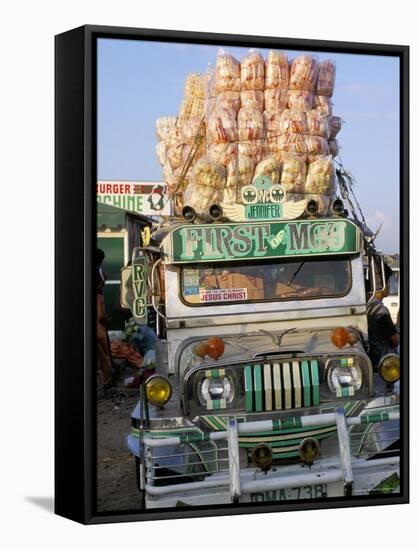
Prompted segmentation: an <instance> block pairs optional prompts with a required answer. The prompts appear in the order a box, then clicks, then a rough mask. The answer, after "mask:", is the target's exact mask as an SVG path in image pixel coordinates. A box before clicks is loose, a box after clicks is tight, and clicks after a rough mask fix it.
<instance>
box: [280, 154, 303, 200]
mask: <svg viewBox="0 0 419 550" xmlns="http://www.w3.org/2000/svg"><path fill="white" fill-rule="evenodd" d="M306 173H307V165H306V162H305V160H304V158H302V157H300V156H298V155H293V154H289V153H283V155H282V157H281V178H280V183H281V184H282V185H283V186H284V189H285V191H286V192H287V193H302V192H303V191H304V184H305V181H306Z"/></svg>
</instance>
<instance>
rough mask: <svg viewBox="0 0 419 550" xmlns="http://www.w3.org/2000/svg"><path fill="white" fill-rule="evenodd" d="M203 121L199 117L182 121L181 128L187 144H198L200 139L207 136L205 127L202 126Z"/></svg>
mask: <svg viewBox="0 0 419 550" xmlns="http://www.w3.org/2000/svg"><path fill="white" fill-rule="evenodd" d="M201 121H202V119H200V118H197V117H191V118H187V119H186V120H184V121H182V123H181V125H180V128H181V130H182V137H183V140H184V142H185V143H189V144H192V143H196V142H197V141H198V140H199V138H203V137H204V136H205V125H204V124H201Z"/></svg>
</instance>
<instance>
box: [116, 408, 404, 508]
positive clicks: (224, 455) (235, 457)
mask: <svg viewBox="0 0 419 550" xmlns="http://www.w3.org/2000/svg"><path fill="white" fill-rule="evenodd" d="M328 410H329V412H323V413H321V414H318V413H317V414H313V412H312V411H311V414H308V412H309V411H300V414H299V415H298V416H293V417H288V418H287V417H284V416H283V415H282V416H281V417H275V418H272V416H271V417H269V418H266V417H265V418H261V417H260V415H259V416H258V415H253V417H250V418H246V417H226V418H222V417H217V419H216V420H214V418H212V422H213V423H214V430H213V431H204V430H202V429H201V428H202V418H201V419H194V421H193V422H192V421H191V420H188V419H185V418H171V419H167V420H163V419H159V420H158V421H157V420H156V421H155V422H152V424H151V427H152V429H151V430H150V431H148V432H144V433H141V434H140V433H139V431H138V430H137V429H136V428H134V429H133V433H131V434H130V435H129V436H128V438H127V443H128V447H129V448H130V450H131V452H133V454H135V455H136V456H137V457H139V458H140V460H139V461H138V463H139V464H140V467H141V476H140V477H141V478H142V480H143V486H142V487H141V488H142V489H144V490H145V493H146V503H147V506H148V507H150V508H152V507H167V506H172V505H173V506H174V505H178V504H177V503H178V502H181V503H184V504H193V505H199V504H201V505H205V504H214V503H218V504H219V503H229V502H249V501H250V502H252V501H255V500H256V501H257V500H264V499H268V500H282V499H284V498H285V499H289V498H293V496H296V495H298V497H297V498H311V496H310V495H311V494H312V492H311V491H308V492H306V493H305V494H304V495H302V496H301V491H300V492H298V491H297V492H295V491H294V492H293V490H294V489H295V488H298V487H300V488H301V487H303V488H310V487H316V491H315V492H314V493H313V495H315V497H314V498H324V497H326V496H327V497H332V496H343V495H365V494H369V493H370V492H371V491H374V490H376V491H382V492H385V491H387V492H389V491H390V489H389V487H390V488H391V490H392V491H394V490H397V483H396V484H394V479H395V478H394V477H393V478H392V476H398V470H399V466H398V464H399V457H398V453H397V451H396V450H395V446H394V443H395V442H396V441H397V440H398V438H399V427H398V421H399V413H398V405H397V403H396V402H395V401H394V399H390V398H380V399H375V400H372V401H370V402H368V403H365V402H362V403H359V402H357V403H352V405H351V406H349V405H348V406H346V407H345V408H343V407H342V406H337V407H329V408H328ZM350 411H351V412H352V414H348V413H349V412H350ZM255 417H256V418H257V419H255ZM217 426H218V429H215V428H216V427H217ZM224 426H225V429H222V428H223V427H224ZM313 434H317V437H322V436H324V438H323V441H322V442H321V456H320V459H318V460H316V461H315V463H314V465H313V466H312V467H311V468H308V467H307V466H305V465H303V464H302V463H301V462H297V460H298V459H296V456H297V455H298V445H299V443H300V442H301V440H302V439H303V438H305V437H309V436H310V437H315V436H313ZM140 439H141V440H142V448H143V452H140ZM261 441H263V442H265V443H266V444H268V445H272V447H273V448H275V449H279V451H277V458H278V459H277V460H276V461H274V464H273V466H272V467H271V469H270V470H269V471H268V472H261V471H260V470H258V469H256V468H254V467H251V466H250V465H249V461H248V452H249V450H250V449H251V448H252V446H254V445H255V444H257V443H258V442H261ZM274 446H275V447H274ZM388 448H390V449H391V450H388ZM296 449H297V450H296ZM292 459H294V464H289V461H290V460H292ZM287 460H288V465H287V464H286V462H287ZM388 478H392V484H390V485H389V484H387V485H386V484H385V483H384V485H383V482H384V481H385V480H386V479H388ZM396 479H398V477H397V478H396ZM380 484H381V485H380ZM377 487H378V489H377ZM381 487H382V488H381ZM322 488H323V489H322ZM318 491H320V492H318ZM307 495H308V496H307Z"/></svg>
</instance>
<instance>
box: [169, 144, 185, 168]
mask: <svg viewBox="0 0 419 550" xmlns="http://www.w3.org/2000/svg"><path fill="white" fill-rule="evenodd" d="M183 149H184V144H183V143H178V144H176V145H172V146H171V147H168V148H167V149H166V158H167V161H168V163H169V165H170V168H171V169H172V170H175V169H176V168H179V166H180V165H181V164H182V154H183Z"/></svg>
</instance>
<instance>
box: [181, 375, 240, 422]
mask: <svg viewBox="0 0 419 550" xmlns="http://www.w3.org/2000/svg"><path fill="white" fill-rule="evenodd" d="M242 372H243V371H242V368H240V367H225V368H210V369H206V368H200V369H199V370H196V371H194V372H192V373H191V374H190V376H188V377H187V378H186V381H185V382H186V387H185V390H186V398H187V404H188V409H189V412H190V413H191V414H194V413H196V414H198V413H202V412H203V411H217V412H222V411H223V410H226V409H232V408H239V409H241V408H243V407H244V388H243V387H242V386H243V383H242Z"/></svg>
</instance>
